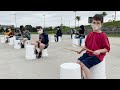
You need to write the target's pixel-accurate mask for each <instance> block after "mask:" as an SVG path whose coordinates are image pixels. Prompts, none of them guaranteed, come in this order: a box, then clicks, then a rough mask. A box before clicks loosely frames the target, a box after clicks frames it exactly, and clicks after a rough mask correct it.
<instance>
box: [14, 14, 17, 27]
mask: <svg viewBox="0 0 120 90" xmlns="http://www.w3.org/2000/svg"><path fill="white" fill-rule="evenodd" d="M14 15H15V25H16V28H17V22H16V14H14Z"/></svg>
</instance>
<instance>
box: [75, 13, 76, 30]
mask: <svg viewBox="0 0 120 90" xmlns="http://www.w3.org/2000/svg"><path fill="white" fill-rule="evenodd" d="M75 28H76V11H75Z"/></svg>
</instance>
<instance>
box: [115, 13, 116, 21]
mask: <svg viewBox="0 0 120 90" xmlns="http://www.w3.org/2000/svg"><path fill="white" fill-rule="evenodd" d="M115 21H116V11H115Z"/></svg>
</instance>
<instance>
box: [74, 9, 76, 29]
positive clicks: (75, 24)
mask: <svg viewBox="0 0 120 90" xmlns="http://www.w3.org/2000/svg"><path fill="white" fill-rule="evenodd" d="M74 12H75V28H76V11H74Z"/></svg>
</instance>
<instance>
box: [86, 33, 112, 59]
mask: <svg viewBox="0 0 120 90" xmlns="http://www.w3.org/2000/svg"><path fill="white" fill-rule="evenodd" d="M85 46H86V47H87V48H88V49H90V50H92V51H95V50H99V49H104V48H106V49H107V50H108V52H109V51H110V43H109V40H108V37H107V35H106V34H105V33H104V32H101V33H97V32H90V33H89V34H88V36H87V38H86V41H85ZM86 53H88V54H89V55H94V54H93V53H91V52H89V51H86ZM105 55H106V53H101V54H99V55H98V56H96V57H97V58H99V59H100V61H102V60H103V58H104V56H105Z"/></svg>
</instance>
